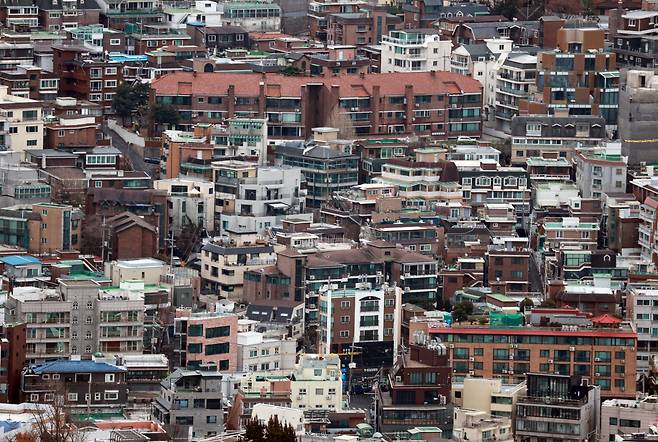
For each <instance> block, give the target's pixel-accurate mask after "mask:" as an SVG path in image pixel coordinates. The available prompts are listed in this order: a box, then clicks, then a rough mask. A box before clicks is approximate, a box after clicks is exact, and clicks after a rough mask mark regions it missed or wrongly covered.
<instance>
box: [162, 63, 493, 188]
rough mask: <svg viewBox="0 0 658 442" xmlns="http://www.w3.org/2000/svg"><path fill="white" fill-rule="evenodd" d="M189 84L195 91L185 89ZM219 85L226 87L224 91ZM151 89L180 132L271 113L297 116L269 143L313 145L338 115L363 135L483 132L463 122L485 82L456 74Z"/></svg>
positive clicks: (195, 83)
mask: <svg viewBox="0 0 658 442" xmlns="http://www.w3.org/2000/svg"><path fill="white" fill-rule="evenodd" d="M261 83H262V84H261ZM183 84H191V87H187V86H186V89H185V90H182V89H179V85H183ZM210 85H212V86H213V87H212V88H210ZM216 85H226V88H221V90H218V89H217V88H216V87H215V86H216ZM152 88H153V91H154V93H153V99H154V102H157V103H169V104H175V105H177V106H178V108H179V110H180V113H181V117H182V118H181V121H180V123H179V124H180V125H181V126H190V125H193V124H196V123H200V122H209V123H220V122H222V121H223V120H225V119H226V118H234V117H236V116H247V117H249V118H252V117H258V118H265V116H266V114H267V113H269V112H288V113H292V114H296V115H295V116H294V117H293V116H292V115H291V116H290V118H293V120H292V121H291V120H286V121H281V122H272V121H271V120H270V122H269V123H268V135H269V137H270V140H278V139H297V140H302V139H307V138H309V137H310V136H311V135H312V133H313V128H317V127H322V126H331V120H332V119H335V115H336V114H339V115H342V116H344V117H347V118H348V119H349V120H350V121H351V122H352V124H353V126H354V131H355V132H356V135H358V136H363V135H374V134H386V133H412V132H415V133H418V134H425V135H431V134H433V133H436V135H435V136H437V137H440V138H441V139H448V138H451V139H456V138H457V137H459V136H479V134H480V129H481V128H480V121H479V117H478V118H475V119H474V120H476V121H472V122H468V123H462V120H463V119H464V118H467V117H472V114H468V113H467V115H464V113H463V112H462V111H465V110H466V109H463V108H469V109H472V108H481V107H482V93H481V85H480V83H479V82H477V81H476V80H473V79H469V78H467V77H463V76H461V75H458V74H454V73H450V72H404V73H389V74H364V75H363V76H362V77H359V82H358V84H357V83H355V82H354V81H353V78H350V76H339V77H312V78H308V77H288V76H284V75H281V74H269V73H266V74H245V73H240V74H236V73H229V72H214V73H205V72H197V73H192V72H176V73H173V74H171V75H167V76H164V77H161V78H159V79H157V80H154V81H153V83H152ZM182 92H184V93H182ZM208 97H218V98H212V99H211V101H216V104H213V106H212V112H211V114H208V105H207V104H206V102H207V100H208V99H209V98H208ZM281 97H286V99H285V100H283V99H282V98H281ZM200 99H202V100H203V102H201V101H200ZM453 106H454V107H453ZM297 109H299V110H297ZM421 112H424V113H421ZM469 112H471V111H470V110H469ZM193 115H196V116H195V117H193ZM414 117H416V118H422V119H423V124H422V125H421V122H420V121H417V122H414V121H413V118H414ZM341 118H343V117H341ZM469 119H470V118H469ZM416 126H418V127H416ZM420 126H422V127H420ZM354 184H356V183H354Z"/></svg>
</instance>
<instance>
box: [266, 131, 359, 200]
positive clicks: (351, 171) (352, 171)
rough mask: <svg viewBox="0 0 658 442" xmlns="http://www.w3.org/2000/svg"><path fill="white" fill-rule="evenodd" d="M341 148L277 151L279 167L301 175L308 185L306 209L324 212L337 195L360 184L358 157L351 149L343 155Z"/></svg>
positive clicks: (287, 147) (322, 146) (294, 145)
mask: <svg viewBox="0 0 658 442" xmlns="http://www.w3.org/2000/svg"><path fill="white" fill-rule="evenodd" d="M334 133H335V132H334ZM341 146H342V144H336V145H332V144H315V145H309V146H306V145H305V144H303V143H286V144H284V145H282V146H278V147H277V148H276V151H275V155H276V159H275V163H276V164H280V165H282V166H285V167H292V168H294V170H298V171H301V173H302V175H303V177H304V179H305V181H306V201H305V203H306V204H305V206H306V207H309V208H320V207H321V206H322V205H323V204H325V203H326V202H327V201H329V199H331V197H332V195H333V193H334V192H337V191H341V190H346V189H349V188H351V187H352V186H354V185H356V184H358V171H357V168H358V156H356V155H354V154H352V153H350V152H349V149H347V152H346V151H344V150H343V151H341V150H340V147H341ZM296 196H299V193H298V194H297V195H296Z"/></svg>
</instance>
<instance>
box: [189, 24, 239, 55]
mask: <svg viewBox="0 0 658 442" xmlns="http://www.w3.org/2000/svg"><path fill="white" fill-rule="evenodd" d="M187 32H188V33H189V34H190V36H191V37H192V42H191V43H192V44H195V45H197V46H201V47H204V48H207V49H208V50H212V51H213V52H221V51H224V50H226V49H238V48H242V49H248V45H249V32H247V31H246V30H245V29H243V28H241V27H240V26H229V25H224V26H209V25H205V26H196V25H188V27H187Z"/></svg>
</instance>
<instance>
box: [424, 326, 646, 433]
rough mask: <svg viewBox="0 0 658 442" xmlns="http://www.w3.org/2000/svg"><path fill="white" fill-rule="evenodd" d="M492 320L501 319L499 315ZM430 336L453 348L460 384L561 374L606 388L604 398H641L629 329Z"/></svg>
mask: <svg viewBox="0 0 658 442" xmlns="http://www.w3.org/2000/svg"><path fill="white" fill-rule="evenodd" d="M491 315H493V318H494V319H495V318H496V316H495V314H493V313H492V314H491ZM499 315H500V314H499ZM519 316H520V315H519ZM500 319H504V320H505V321H508V322H507V324H511V323H513V322H510V321H514V322H517V323H518V324H521V323H522V321H523V320H522V318H518V317H515V316H514V315H511V316H510V315H505V314H502V318H500ZM555 319H558V318H555ZM555 319H554V320H555ZM490 321H491V319H490ZM562 321H564V319H562ZM549 333H550V334H549ZM428 334H429V336H430V338H438V339H441V341H442V342H450V343H451V347H450V349H449V355H450V360H451V361H452V362H451V366H452V369H453V372H454V374H453V376H454V377H455V378H456V380H457V381H458V380H460V379H463V378H464V377H465V376H467V375H471V376H478V377H479V376H482V377H485V378H501V379H503V382H512V383H515V382H522V381H523V380H524V379H525V373H555V372H558V373H560V375H563V376H565V377H567V379H568V377H569V376H581V377H583V378H584V379H588V380H589V382H590V383H591V384H593V385H598V386H599V387H600V388H601V391H602V393H601V394H602V395H603V396H609V397H625V398H629V397H635V366H636V361H635V355H636V348H637V333H636V332H635V331H634V330H633V329H632V328H631V327H629V326H628V325H622V326H619V327H612V328H608V327H597V328H592V327H591V326H590V327H581V326H571V325H568V326H567V325H565V326H563V327H561V328H559V327H558V328H555V327H546V326H540V325H539V324H536V325H533V327H513V326H510V325H507V326H502V324H501V326H496V327H490V326H488V325H485V326H474V327H469V326H464V325H459V324H453V325H452V327H429V328H428ZM579 383H580V382H579ZM528 394H529V395H530V393H528ZM517 413H518V408H517ZM517 429H518V426H517Z"/></svg>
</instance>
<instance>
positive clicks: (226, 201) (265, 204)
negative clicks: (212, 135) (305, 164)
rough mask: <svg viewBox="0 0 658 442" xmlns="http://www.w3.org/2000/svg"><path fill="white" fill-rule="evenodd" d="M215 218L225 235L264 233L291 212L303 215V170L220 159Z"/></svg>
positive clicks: (215, 167) (216, 172) (216, 170)
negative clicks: (301, 187)
mask: <svg viewBox="0 0 658 442" xmlns="http://www.w3.org/2000/svg"><path fill="white" fill-rule="evenodd" d="M212 167H213V176H214V179H213V181H214V183H215V189H216V191H215V199H216V201H215V219H216V220H218V221H219V222H218V223H217V224H218V226H217V227H218V228H219V229H220V230H221V232H222V233H225V234H241V233H257V234H262V233H263V232H264V231H265V230H267V229H269V228H270V227H274V226H277V225H280V223H281V221H282V220H283V219H284V218H285V217H286V216H287V215H290V214H303V212H304V195H303V194H302V193H303V192H300V186H301V182H302V173H301V170H300V169H299V168H295V167H290V166H277V167H274V166H258V165H256V164H254V163H249V162H246V161H235V160H228V161H216V162H214V163H213V165H212Z"/></svg>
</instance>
